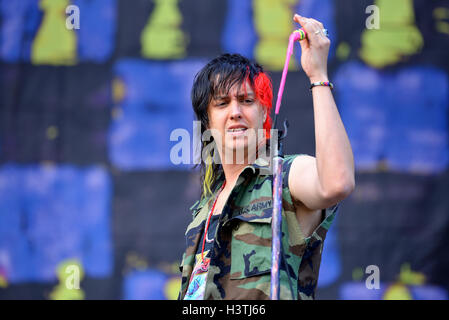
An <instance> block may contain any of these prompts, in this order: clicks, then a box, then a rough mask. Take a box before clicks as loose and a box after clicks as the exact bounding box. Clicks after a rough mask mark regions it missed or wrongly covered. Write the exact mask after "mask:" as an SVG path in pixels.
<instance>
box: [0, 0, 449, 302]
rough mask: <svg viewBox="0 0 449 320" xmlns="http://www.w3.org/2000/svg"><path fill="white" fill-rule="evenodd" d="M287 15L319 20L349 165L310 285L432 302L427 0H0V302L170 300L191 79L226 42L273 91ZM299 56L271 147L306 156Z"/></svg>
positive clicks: (433, 31)
mask: <svg viewBox="0 0 449 320" xmlns="http://www.w3.org/2000/svg"><path fill="white" fill-rule="evenodd" d="M295 12H298V13H300V14H301V15H303V16H306V17H314V18H316V19H318V20H320V21H322V22H323V23H324V25H325V26H326V28H327V29H329V33H330V38H331V41H332V45H331V50H330V56H329V74H330V79H331V81H332V82H334V84H335V86H336V89H335V91H334V95H335V98H336V101H337V105H338V108H339V111H340V114H341V117H342V119H343V122H344V124H345V127H346V129H347V132H348V135H349V137H350V140H351V144H352V148H353V151H354V156H355V164H356V189H355V191H354V192H353V194H352V195H351V196H350V197H349V198H348V199H346V200H344V201H343V202H342V203H341V206H340V211H339V212H338V216H337V218H336V220H335V223H334V224H333V226H332V228H331V230H330V232H329V234H328V238H327V240H326V241H325V246H324V251H323V260H322V264H321V272H320V279H319V283H318V290H317V298H318V299H447V298H448V290H449V276H448V274H447V271H448V270H449V261H448V260H449V259H448V256H449V255H448V253H449V252H448V248H449V196H448V195H449V171H448V162H449V130H448V122H449V121H448V119H449V118H448V106H449V102H448V96H449V79H448V72H449V59H448V58H449V55H448V48H449V4H448V1H438V0H433V1H428V0H415V1H412V0H394V1H390V0H388V1H387V0H374V1H373V0H371V1H368V0H366V1H363V0H362V1H361V0H357V1H356V0H338V1H337V0H334V1H332V0H320V1H315V0H277V1H272V0H253V1H251V0H227V1H224V0H222V1H219V0H40V1H39V0H0V95H1V96H0V299H175V298H176V297H177V293H178V289H179V285H180V274H179V270H178V267H179V263H180V260H181V255H182V253H183V250H184V246H185V243H184V231H185V228H186V226H187V224H188V223H189V221H191V214H190V212H189V210H188V208H189V207H190V206H191V205H192V204H193V203H194V202H195V201H196V200H197V198H198V197H199V190H200V186H199V177H198V172H197V171H195V170H193V169H192V167H193V166H192V165H189V164H181V165H175V164H174V163H172V162H171V161H170V152H171V150H172V148H173V147H174V146H175V145H176V144H177V143H178V142H179V141H180V137H177V136H175V137H174V138H173V137H172V139H171V134H172V132H173V131H174V130H175V129H184V130H186V131H183V132H184V133H185V134H186V133H187V132H188V133H189V135H190V136H192V134H193V129H194V128H193V123H192V121H193V120H194V116H193V112H192V109H191V104H190V89H191V85H192V79H193V76H194V75H195V73H196V72H197V71H198V70H199V69H200V68H201V67H202V66H203V65H204V64H205V63H206V62H207V61H208V60H209V59H211V58H213V57H215V56H217V55H219V54H220V53H223V52H231V53H233V52H237V53H241V54H243V55H246V56H247V57H249V58H252V59H255V60H257V61H258V62H259V63H261V64H262V65H264V66H265V68H266V70H267V71H268V72H269V74H270V76H271V77H272V79H273V82H274V88H275V96H276V92H277V89H278V87H279V82H280V77H281V71H282V67H283V63H284V59H285V53H286V47H287V41H288V36H289V34H290V33H291V32H292V31H293V29H294V28H295V25H294V23H293V21H292V17H293V14H294V13H295ZM299 58H300V46H299V45H296V46H295V53H294V58H293V60H292V62H291V65H290V71H289V74H288V78H287V84H286V88H285V93H284V98H283V107H282V112H281V113H282V114H281V118H288V120H289V122H290V125H291V126H290V129H289V132H288V133H289V136H288V138H287V141H286V153H288V154H292V153H306V154H310V155H314V152H315V145H314V125H313V108H312V99H311V94H310V92H309V90H308V87H309V83H308V79H307V78H306V76H305V74H304V72H303V71H302V70H301V66H300V63H299ZM190 141H191V142H192V140H190ZM190 147H191V150H192V151H193V149H194V146H193V145H191V146H190ZM192 158H193V154H192V153H191V154H190V159H192ZM77 280H79V281H77ZM78 282H79V287H78Z"/></svg>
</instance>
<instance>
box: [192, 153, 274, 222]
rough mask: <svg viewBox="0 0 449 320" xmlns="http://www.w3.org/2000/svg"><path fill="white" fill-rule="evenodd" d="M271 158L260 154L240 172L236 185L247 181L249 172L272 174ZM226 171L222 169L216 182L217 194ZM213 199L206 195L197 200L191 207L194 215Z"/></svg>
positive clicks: (260, 174)
mask: <svg viewBox="0 0 449 320" xmlns="http://www.w3.org/2000/svg"><path fill="white" fill-rule="evenodd" d="M270 163H271V161H270V159H269V158H268V157H264V156H260V157H258V158H257V159H256V160H255V161H254V162H253V163H252V164H249V165H247V166H246V167H244V168H243V170H242V172H241V173H240V176H239V177H238V179H237V182H236V184H235V187H234V188H236V187H238V186H239V185H240V184H242V183H243V181H245V179H246V178H247V176H246V175H247V174H248V173H249V174H252V175H259V176H267V175H271V174H272V173H273V171H272V167H271V166H270ZM224 179H225V178H224V172H223V170H220V175H219V176H218V177H217V183H216V184H215V185H216V187H215V188H214V191H213V194H216V193H217V191H218V190H219V189H220V188H221V186H222V185H223V183H224ZM212 199H213V196H208V197H205V198H203V199H201V200H198V201H196V202H195V203H194V204H193V206H191V207H190V211H192V215H193V216H194V217H195V216H196V215H197V214H198V213H199V212H200V211H201V209H202V208H203V207H204V206H205V205H206V204H209V206H210V205H211V200H212Z"/></svg>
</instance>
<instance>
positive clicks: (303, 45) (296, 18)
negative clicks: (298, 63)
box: [293, 14, 309, 50]
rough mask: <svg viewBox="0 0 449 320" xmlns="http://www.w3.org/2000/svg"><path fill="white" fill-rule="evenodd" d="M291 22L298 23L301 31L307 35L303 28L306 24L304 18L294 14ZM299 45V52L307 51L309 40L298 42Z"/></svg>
mask: <svg viewBox="0 0 449 320" xmlns="http://www.w3.org/2000/svg"><path fill="white" fill-rule="evenodd" d="M293 20H294V21H295V22H297V23H299V24H300V25H301V27H302V29H303V30H304V31H305V32H306V33H307V30H306V29H305V28H304V25H305V24H306V21H307V20H306V18H304V17H302V16H300V15H299V14H295V15H294V17H293ZM299 44H300V45H301V50H304V49H308V48H309V40H308V39H307V35H306V38H305V39H303V40H301V41H299Z"/></svg>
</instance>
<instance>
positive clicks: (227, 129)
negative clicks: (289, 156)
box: [207, 82, 266, 163]
mask: <svg viewBox="0 0 449 320" xmlns="http://www.w3.org/2000/svg"><path fill="white" fill-rule="evenodd" d="M245 86H246V90H245V88H244V87H243V86H241V87H240V86H238V85H236V86H234V87H233V88H231V90H230V91H229V93H228V94H226V93H224V94H218V95H216V96H215V97H212V100H211V102H210V104H209V106H208V110H207V111H208V116H209V129H211V133H212V136H213V137H214V140H215V142H216V143H217V147H218V150H219V151H220V153H221V161H222V162H223V163H224V162H225V159H224V155H227V156H228V157H229V156H230V155H231V156H235V154H236V152H238V151H240V152H241V153H240V155H241V154H243V153H245V155H246V152H249V154H252V153H255V148H256V145H257V143H258V142H260V141H261V140H262V141H264V139H261V138H262V137H261V136H260V135H261V134H262V136H263V123H264V121H265V117H266V111H265V108H263V107H262V106H261V105H260V104H259V102H258V101H257V100H256V96H255V94H254V92H253V89H252V88H251V86H250V85H249V83H248V82H247V83H245ZM258 134H259V136H258ZM245 158H246V157H245ZM230 159H231V160H230ZM230 159H228V161H226V162H227V163H229V161H235V160H232V159H233V157H231V158H230ZM237 161H238V160H237Z"/></svg>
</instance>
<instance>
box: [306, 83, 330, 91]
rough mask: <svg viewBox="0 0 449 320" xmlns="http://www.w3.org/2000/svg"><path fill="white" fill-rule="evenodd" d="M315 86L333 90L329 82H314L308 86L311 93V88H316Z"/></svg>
mask: <svg viewBox="0 0 449 320" xmlns="http://www.w3.org/2000/svg"><path fill="white" fill-rule="evenodd" d="M316 86H325V87H329V88H331V90H333V89H334V85H333V84H332V83H331V82H328V81H325V82H324V81H321V82H314V83H312V84H311V85H310V91H312V89H313V87H316Z"/></svg>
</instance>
